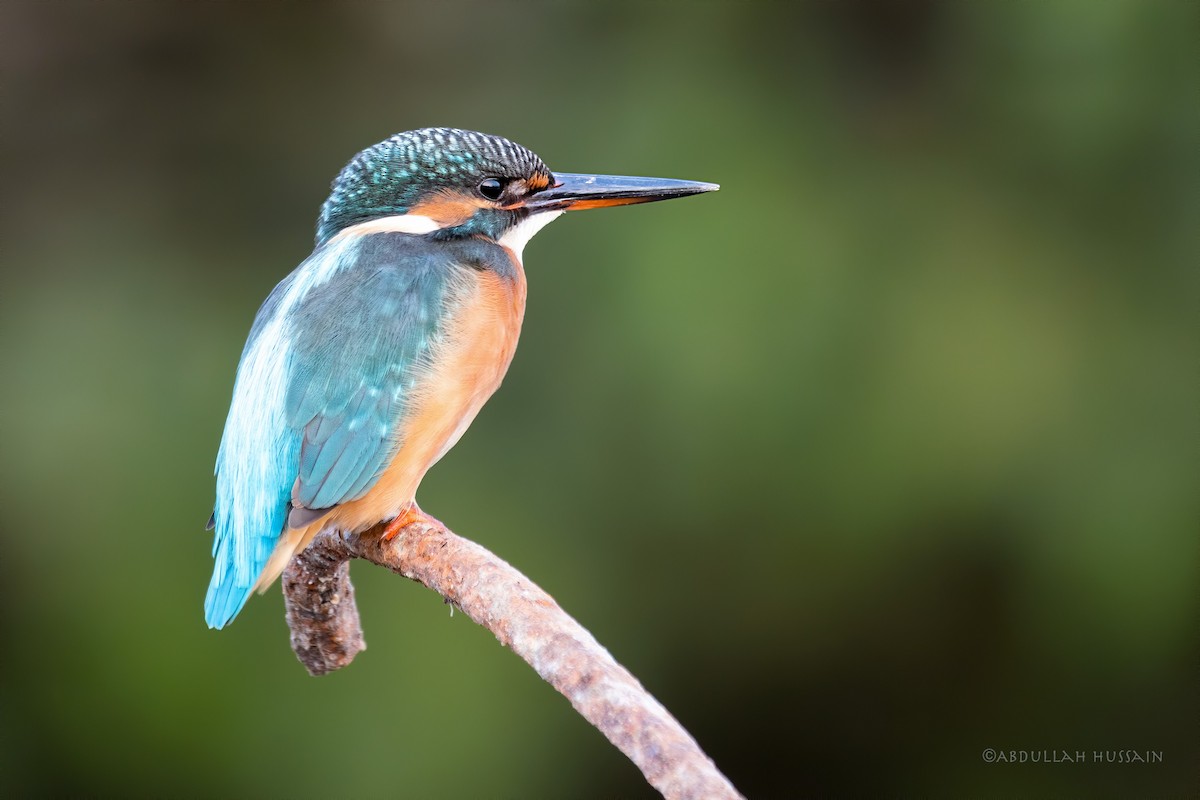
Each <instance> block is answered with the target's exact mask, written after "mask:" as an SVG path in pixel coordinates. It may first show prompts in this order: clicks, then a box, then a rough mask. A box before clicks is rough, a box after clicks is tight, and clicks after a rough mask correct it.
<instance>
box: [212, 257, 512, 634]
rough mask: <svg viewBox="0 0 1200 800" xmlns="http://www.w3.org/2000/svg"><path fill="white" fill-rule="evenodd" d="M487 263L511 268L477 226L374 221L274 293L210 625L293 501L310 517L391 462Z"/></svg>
mask: <svg viewBox="0 0 1200 800" xmlns="http://www.w3.org/2000/svg"><path fill="white" fill-rule="evenodd" d="M480 269H490V270H493V271H496V272H499V273H501V274H504V273H506V272H509V271H511V270H512V269H513V267H512V262H511V260H510V259H509V258H508V256H507V255H506V254H505V253H504V251H503V250H502V249H501V248H500V247H499V246H498V245H496V244H493V243H490V242H487V241H484V240H480V239H467V240H457V241H455V242H451V243H443V242H436V241H435V240H432V239H429V238H426V237H416V236H410V235H407V234H403V233H373V234H369V235H365V236H349V237H342V238H339V239H338V240H336V241H333V242H331V243H329V244H327V245H325V246H323V247H321V248H318V250H317V251H316V252H315V253H314V254H313V255H312V256H311V257H310V258H309V259H308V260H306V261H305V262H304V263H303V264H302V265H301V266H300V267H299V268H298V269H297V270H296V271H295V272H293V273H292V274H291V275H289V276H288V277H287V278H286V279H284V280H283V282H281V283H280V284H279V285H278V286H277V287H276V288H275V291H273V292H272V293H271V295H270V297H269V298H268V299H267V302H266V303H265V304H264V305H263V307H262V308H261V309H260V311H259V313H258V316H257V317H256V319H255V323H254V326H253V328H252V329H251V333H250V337H249V340H248V341H247V343H246V347H245V350H244V351H243V355H242V364H241V366H240V367H239V371H238V383H237V386H236V387H235V392H234V404H233V407H232V408H231V410H230V417H229V421H228V422H227V423H226V431H225V436H224V437H223V439H222V443H221V449H220V452H219V453H218V457H217V502H216V510H215V512H214V522H215V528H216V540H215V544H214V551H213V553H214V556H215V557H216V559H217V567H216V569H215V570H214V573H213V580H212V584H211V585H210V587H209V594H208V598H207V600H206V602H205V611H206V618H207V620H208V623H209V624H210V625H212V626H213V627H218V628H219V627H222V626H223V625H225V624H226V623H227V622H228V621H229V620H230V619H232V617H233V616H234V615H236V613H237V612H238V611H239V610H240V609H241V607H242V605H243V604H244V603H245V601H246V599H247V598H248V597H249V595H250V592H251V590H252V589H253V587H254V585H255V582H256V581H257V578H258V575H259V573H260V572H261V571H262V569H263V566H264V565H265V564H266V563H267V560H268V559H269V558H270V556H271V553H272V552H273V550H274V548H275V544H276V542H277V540H278V538H279V536H280V534H281V533H282V532H283V530H284V529H285V526H286V525H287V523H288V515H289V510H291V511H292V513H293V514H295V513H296V512H297V511H299V512H300V513H301V515H302V516H301V519H304V518H305V517H304V516H303V514H304V511H305V510H309V509H315V510H322V509H328V508H331V507H333V506H336V505H338V504H339V503H344V502H347V501H349V500H354V499H357V498H359V497H361V496H363V494H365V493H366V491H367V490H369V489H370V487H371V486H372V485H373V484H374V482H375V481H376V480H377V479H378V478H379V476H380V474H381V473H382V472H383V470H384V469H386V467H387V466H388V464H389V463H390V461H391V458H392V456H393V455H394V454H395V452H396V450H397V448H398V447H399V446H400V445H401V443H402V442H401V441H400V439H399V437H398V436H397V432H398V431H397V426H398V424H399V421H400V420H401V419H402V418H403V415H404V413H405V410H406V405H407V403H408V401H409V398H410V396H411V393H412V391H413V389H414V388H416V387H417V386H418V385H419V383H420V381H421V380H422V378H423V376H424V375H425V374H426V373H427V372H428V369H429V365H430V364H429V357H430V353H431V348H432V347H433V346H434V345H435V344H436V343H437V341H438V339H439V336H440V335H441V333H442V330H443V328H444V325H445V322H446V318H447V316H448V315H449V314H452V313H453V310H454V308H455V304H456V301H457V295H458V294H460V293H461V292H462V291H463V290H464V289H465V288H466V287H467V286H468V283H467V282H468V281H469V280H470V279H471V273H473V272H474V271H476V270H480ZM264 500H265V501H264ZM293 521H295V520H293Z"/></svg>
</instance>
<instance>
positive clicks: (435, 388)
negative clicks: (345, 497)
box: [313, 259, 525, 535]
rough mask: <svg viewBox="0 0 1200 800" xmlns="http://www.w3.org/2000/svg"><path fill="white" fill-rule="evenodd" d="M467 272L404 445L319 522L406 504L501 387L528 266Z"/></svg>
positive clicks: (355, 523)
mask: <svg viewBox="0 0 1200 800" xmlns="http://www.w3.org/2000/svg"><path fill="white" fill-rule="evenodd" d="M514 261H515V259H514ZM464 275H465V280H467V281H468V284H467V287H466V289H465V291H464V292H463V296H462V299H461V301H460V303H459V305H458V306H457V308H455V309H453V310H452V311H451V316H450V318H449V319H448V320H447V330H446V335H445V337H444V338H443V340H442V342H441V343H440V344H439V345H438V348H437V350H436V351H435V355H434V357H433V359H432V360H431V363H432V364H433V365H434V366H433V369H432V370H431V371H430V373H429V376H428V378H426V380H425V381H423V382H422V384H421V385H420V386H418V387H416V389H415V390H414V393H413V396H412V398H411V399H410V401H409V403H408V411H407V413H406V414H405V419H404V420H403V421H402V422H401V424H400V430H399V431H398V436H399V438H400V439H401V440H402V441H403V445H402V446H401V448H400V450H399V451H398V452H397V453H396V457H395V458H394V459H393V460H392V463H391V464H390V465H389V466H388V468H387V471H386V472H384V474H383V475H382V476H381V477H380V479H379V481H378V482H377V483H376V484H375V486H373V487H372V488H371V490H370V491H369V492H368V493H367V494H366V495H365V496H363V497H361V498H359V499H358V500H354V501H351V502H348V503H344V504H342V505H341V506H338V507H337V508H336V509H335V510H334V511H333V512H332V513H331V514H330V515H329V517H327V518H326V519H325V520H324V521H323V522H322V523H321V525H320V527H323V526H324V525H325V524H329V523H332V524H333V525H335V526H337V527H338V528H340V529H342V530H362V529H365V528H367V527H370V526H371V525H374V524H375V523H377V522H379V521H381V520H385V519H390V518H391V517H394V516H395V515H396V514H398V513H399V512H400V511H402V510H404V509H405V508H406V507H407V506H408V504H409V503H411V502H412V500H413V498H414V496H415V495H416V492H417V487H418V486H419V485H420V483H421V479H422V478H423V477H425V473H426V471H427V470H428V469H429V468H430V467H431V466H433V465H434V464H435V463H436V462H437V460H438V459H439V458H441V457H442V456H443V455H444V454H445V453H446V451H447V450H449V449H450V448H451V447H453V446H454V444H455V443H456V442H457V441H458V439H459V437H461V436H462V434H463V433H464V432H465V431H466V429H467V427H468V426H469V425H470V424H471V421H472V420H474V419H475V415H476V414H478V413H479V410H480V409H481V408H482V407H483V404H484V403H485V402H487V399H488V398H489V397H491V396H492V394H493V393H494V392H495V391H496V389H497V388H499V386H500V382H501V380H503V378H504V374H505V372H507V371H508V365H509V364H510V363H511V362H512V358H513V353H514V352H516V349H517V338H518V336H519V335H520V333H521V320H522V319H523V317H524V315H525V274H524V271H523V270H522V269H521V267H520V264H519V263H518V264H517V272H516V276H515V278H514V279H505V278H502V277H500V276H499V275H497V274H496V273H494V272H491V271H470V272H467V273H464ZM315 533H316V531H313V534H314V535H315Z"/></svg>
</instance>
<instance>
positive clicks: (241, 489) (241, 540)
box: [204, 128, 716, 628]
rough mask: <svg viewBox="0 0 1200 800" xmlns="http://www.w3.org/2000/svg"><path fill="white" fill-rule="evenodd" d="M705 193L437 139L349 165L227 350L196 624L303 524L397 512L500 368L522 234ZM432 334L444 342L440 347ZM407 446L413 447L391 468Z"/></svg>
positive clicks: (231, 609) (243, 592)
mask: <svg viewBox="0 0 1200 800" xmlns="http://www.w3.org/2000/svg"><path fill="white" fill-rule="evenodd" d="M715 188H716V187H715V186H714V185H712V184H698V183H693V182H689V181H664V180H659V179H646V178H621V177H616V176H597V175H570V174H562V173H560V174H559V175H557V176H555V175H553V174H551V172H550V170H549V169H547V167H546V165H545V164H544V163H542V161H541V159H539V158H538V157H537V156H536V155H534V154H533V153H532V152H531V151H529V150H528V149H526V148H524V147H522V146H521V145H518V144H515V143H513V142H510V141H508V140H507V139H503V138H500V137H498V136H490V135H488V134H483V133H477V132H474V131H462V130H455V129H451V128H425V129H422V130H417V131H409V132H407V133H400V134H396V135H395V136H392V137H391V138H389V139H387V140H385V141H383V142H380V143H379V144H377V145H374V146H372V147H369V148H367V149H366V150H363V151H362V152H361V153H359V154H358V155H357V156H355V157H354V158H353V159H352V160H351V161H350V163H349V164H347V165H346V166H345V168H344V169H342V171H341V172H340V173H339V174H338V176H337V178H336V179H335V180H334V182H333V186H332V190H331V192H330V194H329V198H328V199H327V200H326V201H325V203H324V204H323V205H322V207H321V213H320V217H319V218H318V220H317V235H316V247H315V249H314V251H313V253H312V255H310V256H309V257H308V258H307V259H305V261H304V262H303V263H302V264H301V265H300V266H299V267H297V268H296V270H295V271H294V272H293V273H292V274H291V275H289V276H288V277H287V278H285V279H284V280H283V281H282V282H280V284H279V285H278V286H277V287H276V288H275V290H274V291H273V292H272V293H271V295H270V296H269V297H268V298H267V300H266V302H265V303H264V304H263V306H262V308H260V309H259V311H258V314H257V316H256V317H255V320H254V325H253V327H252V328H251V331H250V336H249V338H248V339H247V341H246V346H245V348H244V349H243V351H242V358H241V361H240V363H239V364H238V373H237V381H236V384H235V386H234V391H233V402H232V403H231V405H230V409H229V417H228V419H227V420H226V423H225V431H224V434H223V436H222V439H221V447H220V450H219V452H218V454H217V487H216V488H217V491H216V501H215V503H214V511H213V516H212V519H211V520H210V524H211V526H212V527H213V528H214V541H213V557H214V562H215V563H214V568H213V575H212V580H211V582H210V584H209V589H208V594H207V596H206V598H205V604H204V607H205V618H206V619H207V621H208V624H209V625H210V626H212V627H216V628H220V627H223V626H224V625H226V624H228V623H229V621H230V620H231V619H233V617H234V616H235V615H236V614H237V613H238V611H240V610H241V608H242V606H243V605H244V604H245V602H246V599H247V598H248V597H249V595H250V593H251V592H252V591H253V589H254V588H255V587H256V586H258V585H260V584H262V585H264V586H265V584H269V583H270V581H271V580H273V578H274V576H275V575H277V574H278V571H279V570H281V569H282V566H283V565H284V564H286V559H287V558H290V556H291V553H292V552H293V550H294V548H295V547H302V546H303V544H302V541H303V536H305V535H315V531H316V529H317V527H319V525H323V524H338V525H341V526H343V527H346V528H347V529H352V530H358V529H361V528H362V527H365V526H369V525H373V524H375V523H376V522H380V521H382V520H381V519H379V518H378V517H379V516H380V515H383V517H384V518H385V519H386V518H388V517H387V516H386V515H389V514H390V515H395V514H399V513H401V511H402V510H403V509H405V508H407V507H408V504H410V503H411V501H412V493H413V492H415V491H416V484H417V483H419V481H420V477H421V476H423V475H424V470H425V469H428V467H429V465H430V464H432V463H433V462H434V461H436V460H437V458H439V457H440V455H441V453H444V452H445V450H446V449H447V448H449V447H450V446H452V445H453V443H454V441H457V437H458V436H460V435H461V434H462V432H463V430H465V427H466V425H468V424H470V421H471V419H472V418H473V417H474V414H475V413H477V412H478V410H479V406H480V405H481V404H482V403H483V401H484V400H485V399H486V398H487V396H488V395H490V393H491V392H492V391H494V390H495V387H496V386H498V385H499V381H500V379H501V377H502V376H503V374H504V371H505V370H506V369H507V366H508V361H509V359H511V357H512V352H513V348H514V347H515V345H516V337H517V334H518V332H519V329H520V320H521V315H522V313H523V310H524V277H523V273H521V271H520V269H519V267H518V265H517V263H516V262H517V261H519V259H520V257H521V251H522V248H523V247H524V245H525V242H526V241H528V239H529V237H530V236H532V235H533V234H534V233H536V232H537V231H538V230H540V229H541V227H542V226H544V225H545V224H546V223H547V222H549V221H550V220H552V219H554V218H555V217H557V216H558V215H559V214H561V213H562V212H563V211H564V210H567V209H570V208H600V207H603V206H605V205H624V204H628V203H639V202H648V201H652V200H662V199H667V198H670V197H683V196H686V195H688V194H695V193H697V192H704V191H711V190H713V189H715ZM481 276H485V277H481ZM468 298H469V300H468ZM472 303H473V304H474V305H472ZM463 309H466V310H463ZM472 309H474V310H472ZM459 323H464V324H459ZM466 323H470V324H466ZM451 329H453V330H455V331H458V333H456V334H454V337H451V334H450V331H451ZM463 331H470V332H469V333H464V332H463ZM448 337H449V338H455V337H457V338H455V346H454V347H447V348H440V347H439V344H440V343H441V342H442V341H444V340H446V339H447V338H448ZM439 358H440V359H442V362H441V366H442V367H444V369H443V371H442V372H441V373H437V374H438V375H439V376H440V377H437V378H436V379H434V378H431V376H432V375H434V374H435V372H437V370H438V367H439V365H438V363H436V362H437V361H438V360H439ZM455 358H457V359H459V360H457V361H455V360H454V359H455ZM443 373H444V374H443ZM423 381H424V382H425V383H423ZM418 398H424V399H425V400H428V401H429V402H428V406H429V409H431V410H430V414H429V416H426V417H422V416H421V415H420V414H418V413H416V412H417V409H416V408H415V407H416V406H417V405H418V404H420V403H422V402H424V401H425V400H418ZM410 412H411V413H410ZM413 420H424V421H423V422H421V423H419V424H418V423H417V422H414V421H413ZM422 426H424V427H422ZM410 428H411V430H410ZM415 434H420V435H415ZM406 436H408V437H410V439H411V440H412V441H414V442H415V441H422V442H424V445H423V446H422V447H418V446H415V445H414V446H413V447H412V448H411V450H412V454H411V455H404V456H403V457H397V454H398V453H407V452H408V451H406V450H403V448H404V445H405V441H404V440H405V437H406ZM393 461H395V462H397V463H398V464H400V468H399V469H396V470H395V472H396V474H399V475H402V476H403V480H404V481H407V483H400V479H398V478H394V477H393V476H392V473H390V472H388V470H389V467H390V466H391V465H392V464H393ZM384 475H388V479H387V480H381V478H382V477H383V476H384ZM398 486H399V487H402V488H397V487H398ZM373 489H375V491H374V492H373V491H372V490H373ZM355 501H359V502H355ZM343 504H345V505H343ZM339 506H343V507H341V508H338V507H339ZM334 509H336V510H334ZM285 534H286V535H287V538H286V539H283V540H282V541H281V537H284V535H285ZM289 543H290V544H289ZM277 545H279V547H278V548H277ZM289 547H291V548H292V549H289ZM268 564H270V568H269V569H267V565H268Z"/></svg>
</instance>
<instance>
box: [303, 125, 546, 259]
mask: <svg viewBox="0 0 1200 800" xmlns="http://www.w3.org/2000/svg"><path fill="white" fill-rule="evenodd" d="M539 174H540V175H544V176H545V177H546V178H550V177H551V173H550V170H549V169H547V167H546V165H545V164H544V163H542V160H541V159H540V158H538V157H537V155H536V154H535V153H533V152H532V151H531V150H529V149H528V148H525V147H522V146H521V145H519V144H517V143H516V142H511V141H509V140H508V139H505V138H503V137H500V136H492V135H490V134H486V133H479V132H477V131H464V130H459V129H457V128H421V129H419V130H415V131H405V132H404V133H397V134H396V135H395V136H392V137H390V138H388V139H385V140H383V141H382V142H380V143H379V144H376V145H372V146H371V147H368V148H367V149H366V150H363V151H362V152H360V153H359V154H358V155H356V156H355V157H354V158H352V159H351V160H350V163H349V164H347V165H346V166H345V167H344V168H343V169H342V171H341V172H339V173H338V176H337V178H335V179H334V181H333V185H332V191H331V192H330V194H329V198H328V199H327V200H326V201H325V203H324V205H322V206H321V216H320V218H319V219H318V220H317V245H318V246H319V245H321V244H322V243H324V242H325V241H327V240H328V239H329V238H330V237H332V236H333V235H334V234H336V233H337V232H338V231H340V230H342V229H344V228H347V227H349V226H350V225H354V224H357V223H359V222H365V221H367V220H370V219H375V218H378V217H384V216H390V215H392V214H403V213H405V212H406V211H407V210H408V208H409V207H411V206H412V204H413V203H414V202H415V201H416V200H417V198H418V197H420V196H421V194H422V193H424V192H425V191H426V190H428V189H429V188H430V187H431V186H433V185H435V184H436V185H439V186H461V187H463V188H473V187H474V186H475V184H476V183H478V182H479V181H480V180H482V179H483V178H485V177H500V178H525V177H528V176H530V175H539Z"/></svg>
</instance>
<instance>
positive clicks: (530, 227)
mask: <svg viewBox="0 0 1200 800" xmlns="http://www.w3.org/2000/svg"><path fill="white" fill-rule="evenodd" d="M562 213H563V212H561V211H542V212H540V213H537V214H531V215H530V216H528V217H526V218H525V219H523V220H521V221H520V222H519V223H517V224H516V225H514V226H513V227H511V228H509V229H508V231H506V232H505V234H504V235H503V236H501V237H500V244H501V245H503V246H504V247H507V248H508V249H509V250H512V251H513V253H515V254H516V256H517V261H521V254H522V253H524V252H525V245H527V244H529V240H530V239H532V238H533V235H534V234H535V233H537V232H538V231H540V230H541V229H542V228H544V227H546V226H547V225H549V224H550V223H551V222H554V220H556V219H558V218H559V217H560V216H562Z"/></svg>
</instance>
